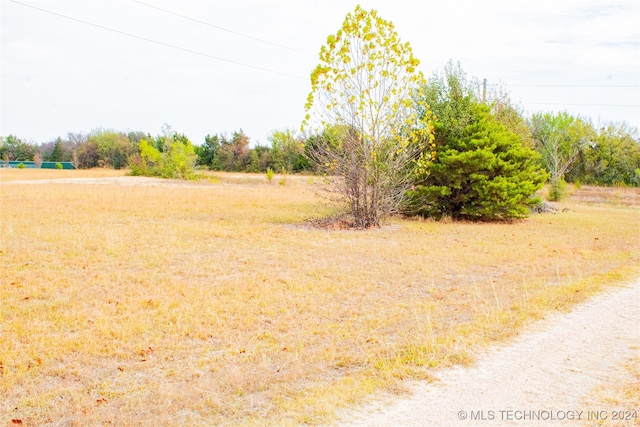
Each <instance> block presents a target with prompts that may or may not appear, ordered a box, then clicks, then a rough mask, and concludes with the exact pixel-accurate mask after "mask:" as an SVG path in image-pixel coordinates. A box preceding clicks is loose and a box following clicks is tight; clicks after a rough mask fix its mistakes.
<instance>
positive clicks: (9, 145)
mask: <svg viewBox="0 0 640 427" xmlns="http://www.w3.org/2000/svg"><path fill="white" fill-rule="evenodd" d="M0 141H1V142H0V159H2V160H7V161H8V160H15V161H32V160H33V156H34V154H35V152H36V147H35V146H34V145H32V144H29V143H27V142H25V141H23V140H22V139H20V138H18V137H17V136H15V135H7V136H6V137H2V138H1V139H0Z"/></svg>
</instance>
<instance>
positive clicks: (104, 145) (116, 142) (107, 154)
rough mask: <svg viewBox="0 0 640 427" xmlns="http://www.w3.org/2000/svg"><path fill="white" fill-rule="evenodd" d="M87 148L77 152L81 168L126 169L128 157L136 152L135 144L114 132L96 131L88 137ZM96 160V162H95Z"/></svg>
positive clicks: (123, 135)
mask: <svg viewBox="0 0 640 427" xmlns="http://www.w3.org/2000/svg"><path fill="white" fill-rule="evenodd" d="M87 144H88V146H87V147H85V148H84V149H81V150H79V151H80V152H79V153H78V160H79V163H80V164H81V165H82V167H94V166H100V167H112V168H114V169H122V168H125V167H127V164H128V160H129V156H131V155H133V154H135V153H136V152H137V151H138V146H137V143H134V142H132V141H131V140H130V139H129V137H128V136H127V135H126V134H124V133H122V132H117V131H114V130H105V129H96V130H94V131H92V132H91V134H90V135H89V138H88V141H87ZM96 159H97V160H96Z"/></svg>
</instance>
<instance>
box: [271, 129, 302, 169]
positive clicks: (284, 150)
mask: <svg viewBox="0 0 640 427" xmlns="http://www.w3.org/2000/svg"><path fill="white" fill-rule="evenodd" d="M268 139H269V142H271V151H270V159H269V166H270V167H271V168H273V169H274V170H283V169H284V170H286V171H287V172H289V173H290V172H300V171H302V170H304V169H307V168H308V167H309V161H308V160H307V158H306V157H305V156H304V144H303V143H302V141H300V140H299V139H298V138H296V136H295V135H294V131H293V130H291V129H285V130H275V131H273V132H272V133H271V135H269V137H268Z"/></svg>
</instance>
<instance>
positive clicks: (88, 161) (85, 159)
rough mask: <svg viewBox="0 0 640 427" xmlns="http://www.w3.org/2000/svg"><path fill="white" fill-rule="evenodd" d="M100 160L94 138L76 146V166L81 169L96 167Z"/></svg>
mask: <svg viewBox="0 0 640 427" xmlns="http://www.w3.org/2000/svg"><path fill="white" fill-rule="evenodd" d="M99 162H100V153H99V151H98V143H97V142H96V141H95V140H89V141H87V142H85V143H84V144H83V145H81V146H80V148H78V167H79V168H81V169H90V168H95V167H98V165H99Z"/></svg>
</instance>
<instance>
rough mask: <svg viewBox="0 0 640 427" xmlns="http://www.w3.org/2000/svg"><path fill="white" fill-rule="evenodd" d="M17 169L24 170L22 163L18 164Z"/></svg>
mask: <svg viewBox="0 0 640 427" xmlns="http://www.w3.org/2000/svg"><path fill="white" fill-rule="evenodd" d="M60 166H62V165H60ZM18 169H24V163H22V162H21V163H18Z"/></svg>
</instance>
